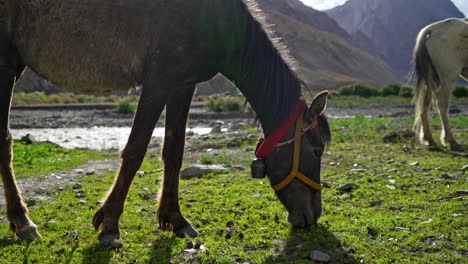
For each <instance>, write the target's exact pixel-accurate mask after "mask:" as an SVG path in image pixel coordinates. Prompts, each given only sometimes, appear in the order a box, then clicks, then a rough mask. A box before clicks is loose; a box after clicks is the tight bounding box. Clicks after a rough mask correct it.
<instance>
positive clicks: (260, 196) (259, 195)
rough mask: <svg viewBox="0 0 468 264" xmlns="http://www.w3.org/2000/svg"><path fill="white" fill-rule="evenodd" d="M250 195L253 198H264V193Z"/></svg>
mask: <svg viewBox="0 0 468 264" xmlns="http://www.w3.org/2000/svg"><path fill="white" fill-rule="evenodd" d="M250 197H252V198H262V197H263V195H262V194H261V193H257V194H254V195H251V196H250Z"/></svg>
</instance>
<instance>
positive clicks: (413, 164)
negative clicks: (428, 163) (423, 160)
mask: <svg viewBox="0 0 468 264" xmlns="http://www.w3.org/2000/svg"><path fill="white" fill-rule="evenodd" d="M418 165H419V162H418V161H415V162H412V163H410V166H418Z"/></svg>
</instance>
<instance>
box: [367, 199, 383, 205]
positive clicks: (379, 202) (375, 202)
mask: <svg viewBox="0 0 468 264" xmlns="http://www.w3.org/2000/svg"><path fill="white" fill-rule="evenodd" d="M381 204H382V200H375V201H372V202H370V206H377V205H381Z"/></svg>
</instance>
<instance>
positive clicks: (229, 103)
mask: <svg viewBox="0 0 468 264" xmlns="http://www.w3.org/2000/svg"><path fill="white" fill-rule="evenodd" d="M242 105H243V99H242V98H241V97H238V96H232V95H215V96H212V97H210V98H209V99H208V103H207V104H206V110H207V111H208V112H236V111H241V110H242Z"/></svg>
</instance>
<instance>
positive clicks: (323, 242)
mask: <svg viewBox="0 0 468 264" xmlns="http://www.w3.org/2000/svg"><path fill="white" fill-rule="evenodd" d="M313 250H318V251H321V252H323V253H325V254H327V255H329V256H330V257H331V260H330V263H340V264H355V263H356V264H357V263H359V261H358V260H357V259H355V258H354V257H352V256H351V255H349V253H348V251H349V250H348V249H346V248H345V247H344V246H343V245H342V244H341V242H340V240H339V238H337V237H336V236H335V235H333V233H332V232H330V231H328V230H327V229H326V228H325V227H323V226H313V227H309V228H303V229H299V228H292V229H291V233H290V234H289V238H288V240H287V241H286V243H285V245H284V248H283V249H282V251H281V252H279V254H278V255H277V256H276V257H271V258H268V259H266V260H265V261H264V262H263V263H265V264H267V263H269V264H273V263H274V264H279V263H288V264H293V263H313V262H312V260H311V258H310V256H311V253H312V251H313Z"/></svg>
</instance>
